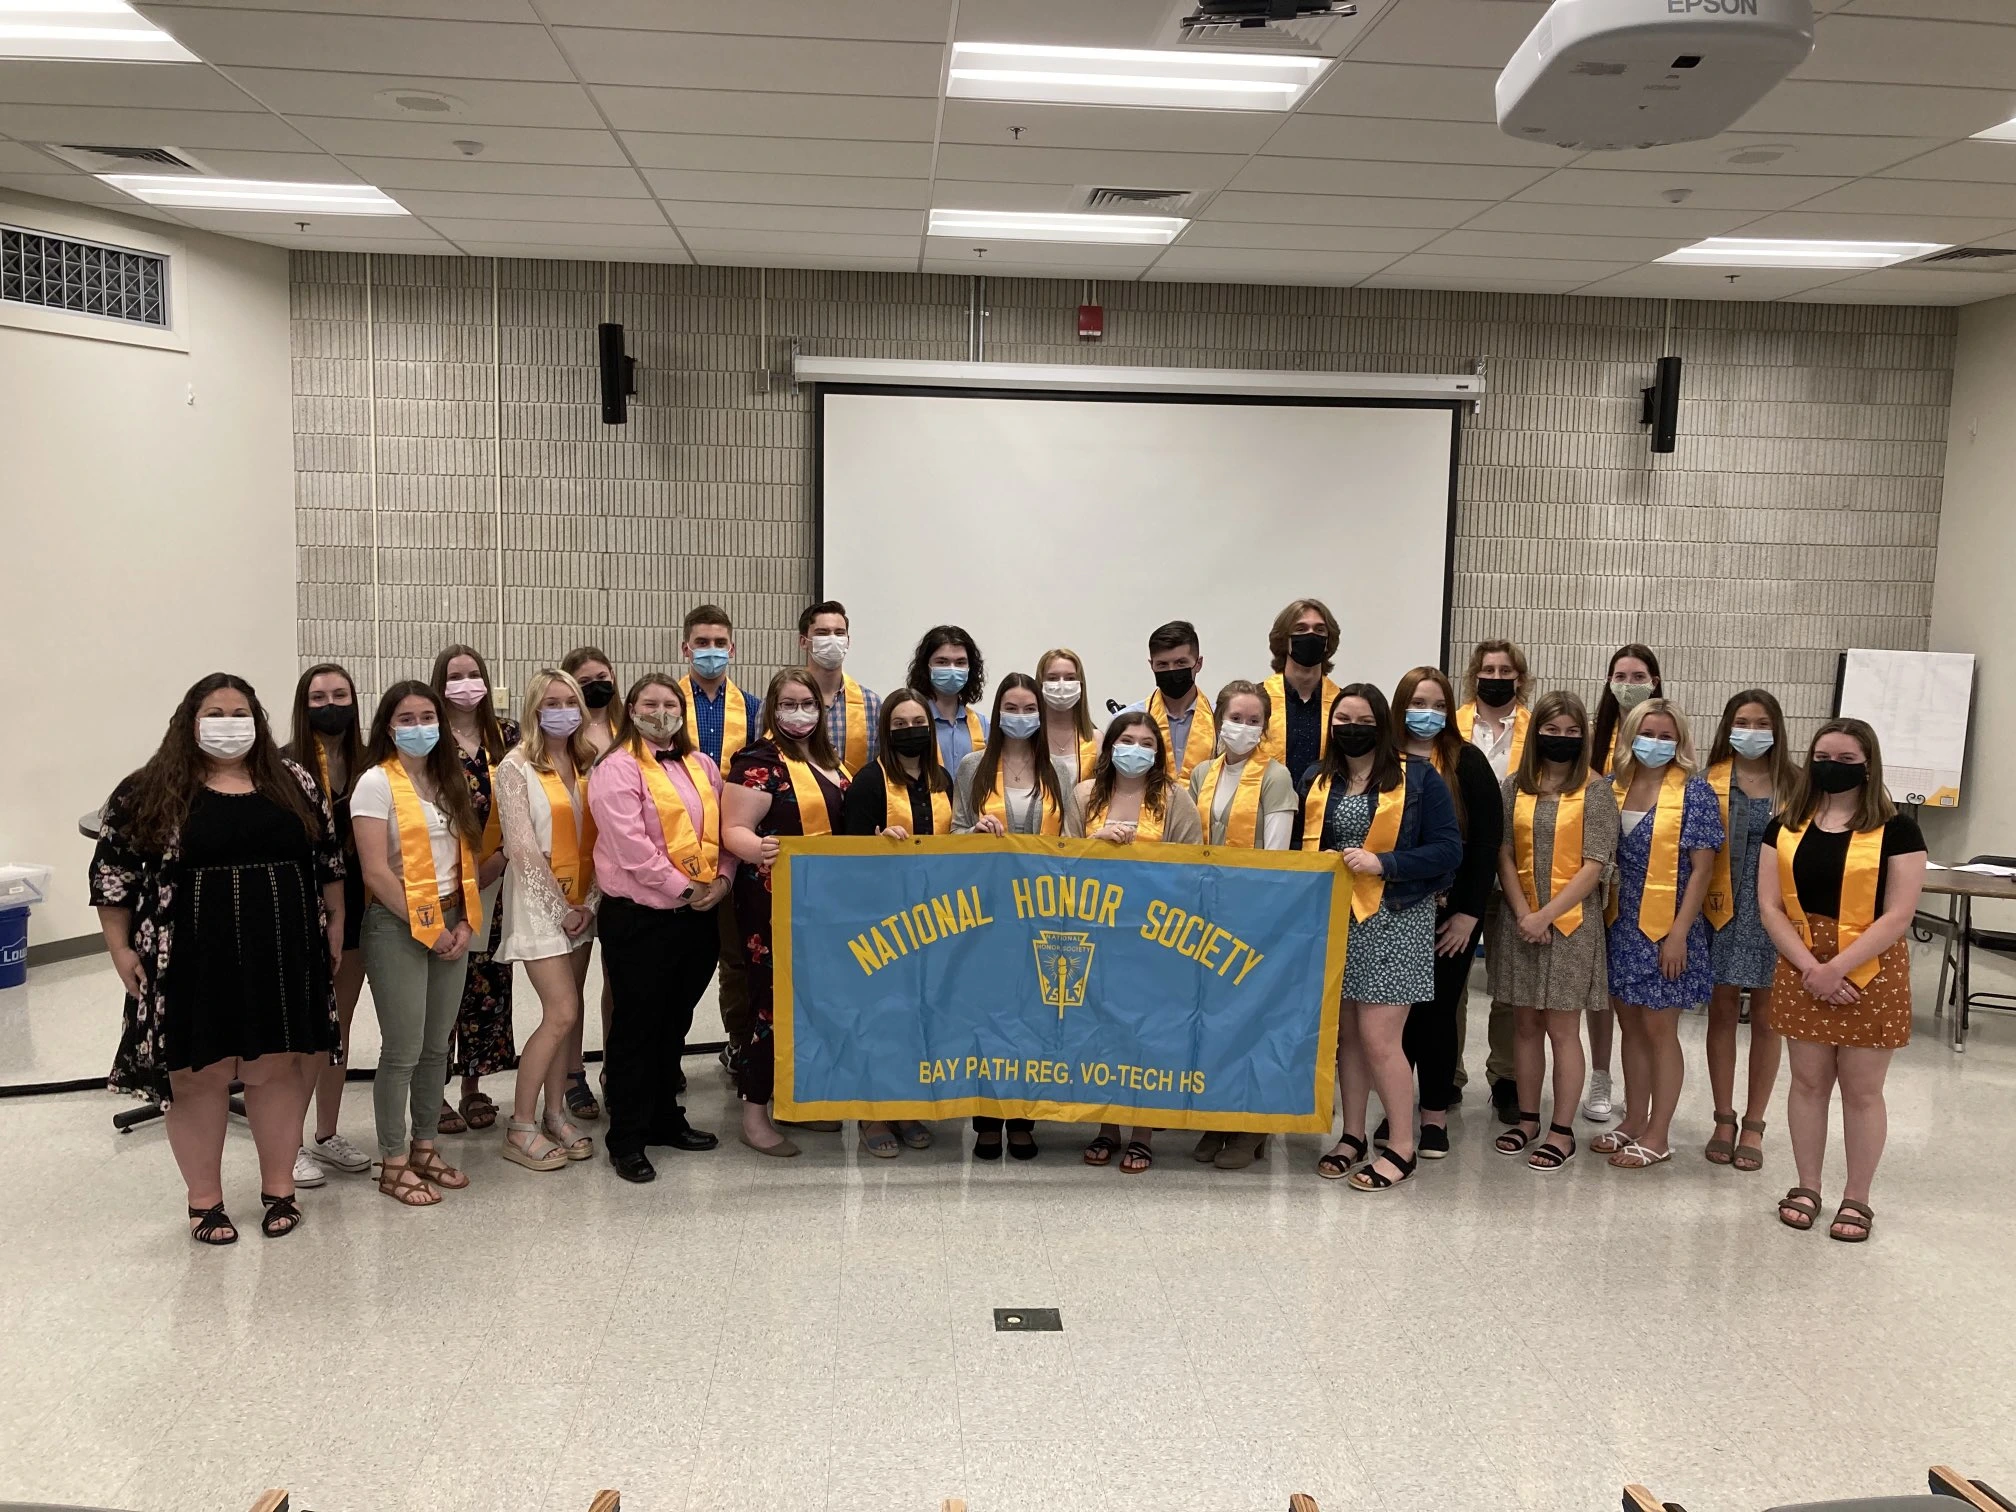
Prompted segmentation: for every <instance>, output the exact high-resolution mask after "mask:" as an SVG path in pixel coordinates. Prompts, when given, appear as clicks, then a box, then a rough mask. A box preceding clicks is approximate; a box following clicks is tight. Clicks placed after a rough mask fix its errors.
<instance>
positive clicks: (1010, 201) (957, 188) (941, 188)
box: [931, 178, 1085, 210]
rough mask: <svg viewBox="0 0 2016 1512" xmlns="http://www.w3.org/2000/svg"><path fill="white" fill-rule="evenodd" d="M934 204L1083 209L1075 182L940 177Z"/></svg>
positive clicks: (935, 185)
mask: <svg viewBox="0 0 2016 1512" xmlns="http://www.w3.org/2000/svg"><path fill="white" fill-rule="evenodd" d="M931 203H932V204H933V205H935V206H938V207H939V208H941V209H946V210H1083V209H1084V208H1085V206H1084V203H1083V200H1082V197H1081V196H1080V195H1079V193H1078V188H1077V186H1076V185H1075V184H1004V183H985V182H975V181H973V180H971V179H948V178H940V179H937V180H935V181H934V182H933V183H932V185H931Z"/></svg>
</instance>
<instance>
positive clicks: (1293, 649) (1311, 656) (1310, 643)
mask: <svg viewBox="0 0 2016 1512" xmlns="http://www.w3.org/2000/svg"><path fill="white" fill-rule="evenodd" d="M1329 649H1330V637H1329V636H1327V635H1291V636H1289V637H1288V660H1290V661H1292V662H1293V663H1295V665H1296V666H1298V667H1320V666H1322V665H1323V653H1324V652H1326V651H1328V650H1329Z"/></svg>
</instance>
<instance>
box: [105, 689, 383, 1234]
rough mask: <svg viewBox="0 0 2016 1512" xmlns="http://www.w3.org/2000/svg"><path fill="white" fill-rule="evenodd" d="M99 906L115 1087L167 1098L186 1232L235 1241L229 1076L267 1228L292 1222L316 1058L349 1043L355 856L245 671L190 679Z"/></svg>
mask: <svg viewBox="0 0 2016 1512" xmlns="http://www.w3.org/2000/svg"><path fill="white" fill-rule="evenodd" d="M91 902H92V904H93V905H94V906H95V907H96V908H97V910H98V918H99V922H100V924H101V926H102V927H103V929H104V931H105V945H106V948H107V949H108V950H109V951H110V952H111V955H112V963H113V965H114V967H115V968H116V969H117V970H118V972H119V980H120V981H121V982H122V983H123V984H124V985H125V988H126V992H127V999H126V1013H125V1025H124V1032H123V1033H122V1035H121V1037H120V1043H119V1053H118V1057H117V1059H116V1060H115V1061H114V1063H113V1067H112V1085H113V1087H114V1088H117V1089H120V1090H127V1091H140V1092H150V1093H153V1094H154V1095H155V1096H158V1097H160V1098H161V1099H162V1101H163V1103H164V1104H166V1107H167V1121H168V1142H169V1145H170V1146H171V1147H172V1148H173V1150H174V1152H175V1163H176V1165H177V1166H179V1167H180V1168H181V1171H182V1180H183V1182H184V1183H185V1184H186V1185H187V1187H188V1189H189V1194H188V1200H189V1229H190V1233H191V1234H192V1236H194V1237H195V1238H196V1239H197V1240H199V1241H201V1242H202V1243H204V1244H232V1243H235V1242H236V1241H237V1238H238V1230H237V1228H236V1226H235V1225H234V1224H233V1223H232V1222H231V1219H230V1216H229V1215H228V1214H227V1213H226V1212H225V1211H224V1192H223V1174H222V1170H221V1166H222V1162H223V1154H224V1126H225V1120H226V1118H227V1117H228V1115H229V1111H230V1095H231V1083H232V1082H233V1081H234V1080H235V1081H239V1082H243V1083H244V1086H245V1109H246V1114H247V1117H248V1120H249V1121H250V1123H251V1125H252V1138H253V1142H254V1143H255V1144H256V1145H257V1146H258V1150H259V1176H260V1201H261V1202H263V1203H264V1204H265V1207H266V1212H265V1215H264V1217H263V1218H262V1219H261V1221H260V1225H259V1227H260V1230H261V1231H262V1232H263V1233H264V1234H265V1235H266V1236H267V1237H268V1238H278V1237H280V1236H281V1235H282V1234H289V1233H292V1232H293V1231H294V1230H295V1229H296V1228H297V1227H299V1226H300V1223H301V1210H300V1208H299V1207H297V1206H296V1205H295V1202H294V1157H295V1154H296V1153H297V1152H298V1151H299V1149H300V1145H301V1120H302V1116H303V1115H304V1114H305V1113H306V1112H307V1105H308V1089H309V1087H310V1085H311V1076H310V1070H309V1062H310V1061H311V1059H312V1058H314V1057H320V1058H321V1059H323V1060H324V1061H327V1060H329V1059H330V1058H331V1057H332V1056H333V1054H334V1053H335V1050H336V1045H337V1028H336V998H335V994H334V993H333V992H332V991H331V986H330V984H331V979H332V974H333V972H334V970H335V966H336V963H337V961H338V960H340V959H341V957H342V954H343V850H342V846H341V844H340V843H339V842H338V841H337V838H336V828H335V824H334V822H333V821H332V819H331V817H330V814H329V809H328V807H327V805H326V804H325V803H324V802H323V801H322V796H321V789H320V788H319V787H318V785H317V784H316V780H315V777H314V776H313V774H311V773H309V772H306V771H304V770H302V768H301V767H299V766H297V765H296V764H295V763H294V762H292V761H289V760H288V759H287V758H286V757H285V756H283V755H281V754H280V750H279V747H277V746H276V745H275V744H274V743H273V736H272V732H271V731H270V730H269V728H268V726H267V722H266V713H265V710H264V709H262V708H261V707H260V704H259V699H258V697H257V695H256V694H254V693H253V691H252V687H251V685H250V684H249V683H247V682H245V681H244V680H243V679H242V678H238V677H233V676H232V675H230V674H229V673H226V672H214V673H212V674H211V675H210V676H208V677H206V678H204V679H203V680H202V681H201V682H199V683H197V684H196V686H195V687H193V688H191V689H190V690H189V691H188V693H186V694H185V695H184V696H183V699H182V703H181V706H180V707H179V708H178V709H176V711H175V716H174V718H173V719H172V720H171V721H170V722H169V725H168V732H167V734H166V735H164V736H163V737H162V740H161V746H160V749H159V750H157V751H156V752H155V753H154V755H153V758H152V759H151V760H149V761H148V763H147V764H146V765H145V766H144V767H142V768H141V769H140V770H139V771H137V772H135V773H134V774H133V775H132V776H130V777H128V778H127V779H126V780H125V781H124V782H122V783H120V784H119V786H118V787H117V788H116V789H115V790H114V791H113V794H112V796H111V798H110V799H109V800H107V802H106V805H105V812H104V816H103V819H102V821H101V823H100V828H99V835H98V849H97V852H96V853H95V854H94V855H93V857H92V859H91ZM171 946H172V949H171Z"/></svg>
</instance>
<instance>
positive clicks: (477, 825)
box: [364, 651, 489, 845]
mask: <svg viewBox="0 0 2016 1512" xmlns="http://www.w3.org/2000/svg"><path fill="white" fill-rule="evenodd" d="M455 654H456V655H458V656H459V655H461V654H462V653H461V652H459V651H458V652H456V653H455ZM442 665H445V663H443V664H442ZM484 680H485V681H486V682H487V681H488V680H489V679H487V678H486V679H484ZM409 698H424V699H426V700H427V701H428V702H429V703H431V704H432V705H433V706H434V718H435V720H436V721H437V722H438V723H439V724H440V726H441V738H440V739H439V740H437V741H435V742H434V749H433V750H431V751H429V752H428V753H427V763H426V765H427V775H428V776H429V777H431V778H433V780H434V791H435V794H436V800H435V801H436V803H437V804H438V805H439V806H440V808H441V810H442V812H444V813H445V814H447V816H448V822H449V824H450V825H451V826H453V827H454V828H455V829H457V830H460V831H461V832H462V838H463V839H465V840H467V841H468V842H469V843H470V844H471V845H477V844H480V843H481V842H482V839H483V821H482V820H481V819H478V818H477V817H476V800H475V798H473V797H472V796H471V795H470V791H469V774H468V773H467V772H465V771H464V770H463V769H462V758H461V757H460V756H459V755H457V754H456V752H455V737H454V735H452V734H451V733H450V732H449V729H448V706H447V703H446V701H445V700H444V699H443V698H442V697H441V695H440V694H439V693H437V692H436V691H435V690H434V689H433V688H432V687H430V686H429V685H428V684H426V683H423V682H417V681H414V680H412V679H410V678H409V679H408V680H407V681H405V682H398V683H394V684H392V686H391V687H389V688H387V689H386V690H385V695H384V697H382V698H380V699H379V700H378V712H377V713H376V714H374V715H372V716H371V740H370V743H369V744H368V745H366V746H365V747H364V764H365V765H366V766H367V767H375V766H383V765H384V764H385V763H386V762H388V761H397V760H399V759H400V757H399V745H398V742H396V741H395V740H393V738H392V716H393V715H394V714H395V713H397V712H398V709H399V705H400V704H402V703H403V702H405V701H406V700H407V699H409Z"/></svg>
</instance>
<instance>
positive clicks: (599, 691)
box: [581, 677, 616, 709]
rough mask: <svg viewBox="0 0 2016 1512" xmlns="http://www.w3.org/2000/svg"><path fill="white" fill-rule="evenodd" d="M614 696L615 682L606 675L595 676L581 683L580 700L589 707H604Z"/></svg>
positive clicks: (606, 706) (607, 705)
mask: <svg viewBox="0 0 2016 1512" xmlns="http://www.w3.org/2000/svg"><path fill="white" fill-rule="evenodd" d="M615 697H616V684H614V683H613V682H611V681H609V679H608V678H606V677H597V678H594V679H593V680H591V681H589V682H584V683H583V684H581V702H583V703H584V704H586V705H588V707H589V708H591V709H606V708H608V707H609V705H610V704H611V703H612V702H613V701H614V700H615Z"/></svg>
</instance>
